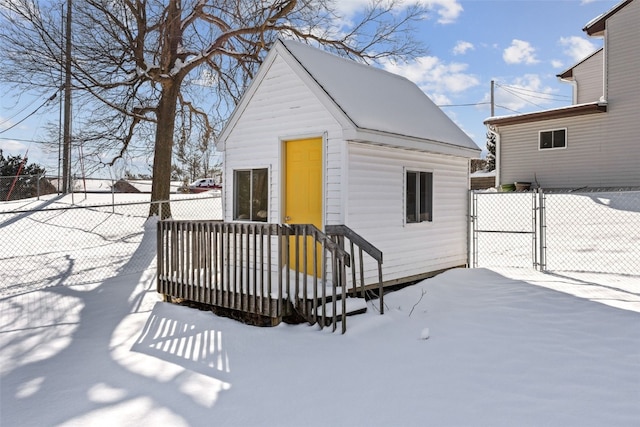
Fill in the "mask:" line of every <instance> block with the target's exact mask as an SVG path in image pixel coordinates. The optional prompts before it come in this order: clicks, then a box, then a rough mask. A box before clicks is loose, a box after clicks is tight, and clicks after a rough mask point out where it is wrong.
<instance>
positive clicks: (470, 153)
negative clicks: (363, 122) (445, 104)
mask: <svg viewBox="0 0 640 427" xmlns="http://www.w3.org/2000/svg"><path fill="white" fill-rule="evenodd" d="M343 136H344V139H346V140H348V141H354V142H360V143H366V144H371V145H383V146H387V147H395V148H402V149H405V150H411V151H420V152H426V153H437V154H444V155H449V156H456V157H465V158H477V157H479V156H480V152H481V150H480V148H469V147H463V146H461V145H457V144H452V143H447V142H441V141H433V140H428V139H422V138H416V137H411V136H406V135H398V134H393V133H389V132H381V131H377V130H371V129H360V128H354V129H351V130H349V131H345V132H344V134H343Z"/></svg>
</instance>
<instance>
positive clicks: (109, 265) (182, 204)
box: [0, 193, 222, 297]
mask: <svg viewBox="0 0 640 427" xmlns="http://www.w3.org/2000/svg"><path fill="white" fill-rule="evenodd" d="M157 203H160V204H161V206H166V205H167V203H170V206H171V213H172V217H173V218H176V219H192V220H197V219H221V218H222V205H221V199H220V194H219V193H217V194H216V193H201V194H198V195H181V194H174V195H172V197H171V200H170V201H169V202H167V201H164V202H157ZM149 208H150V195H148V194H139V193H138V194H115V195H114V194H109V193H102V194H86V195H85V194H69V195H65V196H59V195H56V194H53V195H47V196H41V197H40V198H39V199H35V198H31V199H23V200H16V201H8V202H0V230H1V231H0V232H1V233H2V239H0V271H2V276H3V277H2V280H0V297H2V296H7V295H11V294H17V293H22V292H27V291H30V290H34V289H41V288H46V287H49V286H56V285H64V286H69V285H79V284H88V283H97V282H101V281H104V280H105V279H108V278H110V277H114V276H116V275H123V274H132V273H141V272H143V271H145V270H147V269H153V270H154V271H155V256H156V245H155V225H156V221H155V220H154V219H148V214H149Z"/></svg>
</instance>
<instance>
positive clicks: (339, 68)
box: [281, 40, 479, 150]
mask: <svg viewBox="0 0 640 427" xmlns="http://www.w3.org/2000/svg"><path fill="white" fill-rule="evenodd" d="M281 43H282V44H283V45H284V46H285V47H286V49H287V51H289V52H290V53H291V55H292V56H293V57H294V58H295V59H296V60H297V61H298V62H299V63H300V65H301V66H302V67H303V68H304V69H305V70H306V72H307V73H308V74H309V75H310V76H311V77H312V78H313V79H314V80H315V81H316V82H317V84H318V85H319V86H320V87H321V88H322V89H323V90H324V92H326V94H327V95H328V96H329V97H330V98H331V99H332V100H333V102H334V103H335V104H336V105H337V106H338V107H339V108H340V110H342V111H343V112H344V114H345V115H346V116H347V117H348V118H349V119H350V121H351V122H352V123H353V124H354V126H355V127H357V128H358V129H364V130H371V131H377V132H382V133H386V134H395V135H400V136H406V137H411V138H418V139H422V140H428V141H431V142H436V143H444V144H447V145H454V146H459V147H463V148H466V149H471V150H479V148H478V146H477V145H476V144H475V142H473V140H472V139H471V138H470V137H469V136H468V135H467V134H466V133H465V132H464V131H463V130H462V129H460V128H459V127H458V125H456V124H455V123H454V122H453V121H452V120H451V119H450V118H449V117H448V116H447V115H446V114H445V113H444V112H443V111H442V110H441V109H440V108H439V107H438V106H436V105H435V104H434V103H433V101H431V99H429V97H428V96H427V95H426V94H425V93H424V92H423V91H422V90H421V89H420V88H419V87H418V86H417V85H416V84H415V83H413V82H411V81H410V80H408V79H406V78H404V77H401V76H399V75H397V74H393V73H390V72H388V71H385V70H382V69H380V68H376V67H372V66H369V65H365V64H361V63H358V62H356V61H353V60H350V59H347V58H342V57H339V56H337V55H334V54H331V53H328V52H326V51H324V50H321V49H318V48H315V47H312V46H309V45H306V44H303V43H300V42H297V41H292V40H285V41H281Z"/></svg>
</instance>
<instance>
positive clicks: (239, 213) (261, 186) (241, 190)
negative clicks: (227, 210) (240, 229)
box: [233, 169, 269, 222]
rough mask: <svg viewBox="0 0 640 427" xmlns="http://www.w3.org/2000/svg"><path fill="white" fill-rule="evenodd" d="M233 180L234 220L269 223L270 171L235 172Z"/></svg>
mask: <svg viewBox="0 0 640 427" xmlns="http://www.w3.org/2000/svg"><path fill="white" fill-rule="evenodd" d="M233 178H234V179H233V195H234V199H233V205H234V207H233V219H237V220H245V221H262V222H267V216H268V212H269V206H268V203H269V179H268V178H269V173H268V170H267V169H246V170H235V171H234V172H233Z"/></svg>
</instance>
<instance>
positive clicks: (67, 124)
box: [62, 0, 71, 194]
mask: <svg viewBox="0 0 640 427" xmlns="http://www.w3.org/2000/svg"><path fill="white" fill-rule="evenodd" d="M66 22H67V28H66V32H65V33H66V41H65V55H64V56H65V58H64V130H63V148H62V193H63V194H67V193H69V192H70V191H71V0H67V19H66Z"/></svg>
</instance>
